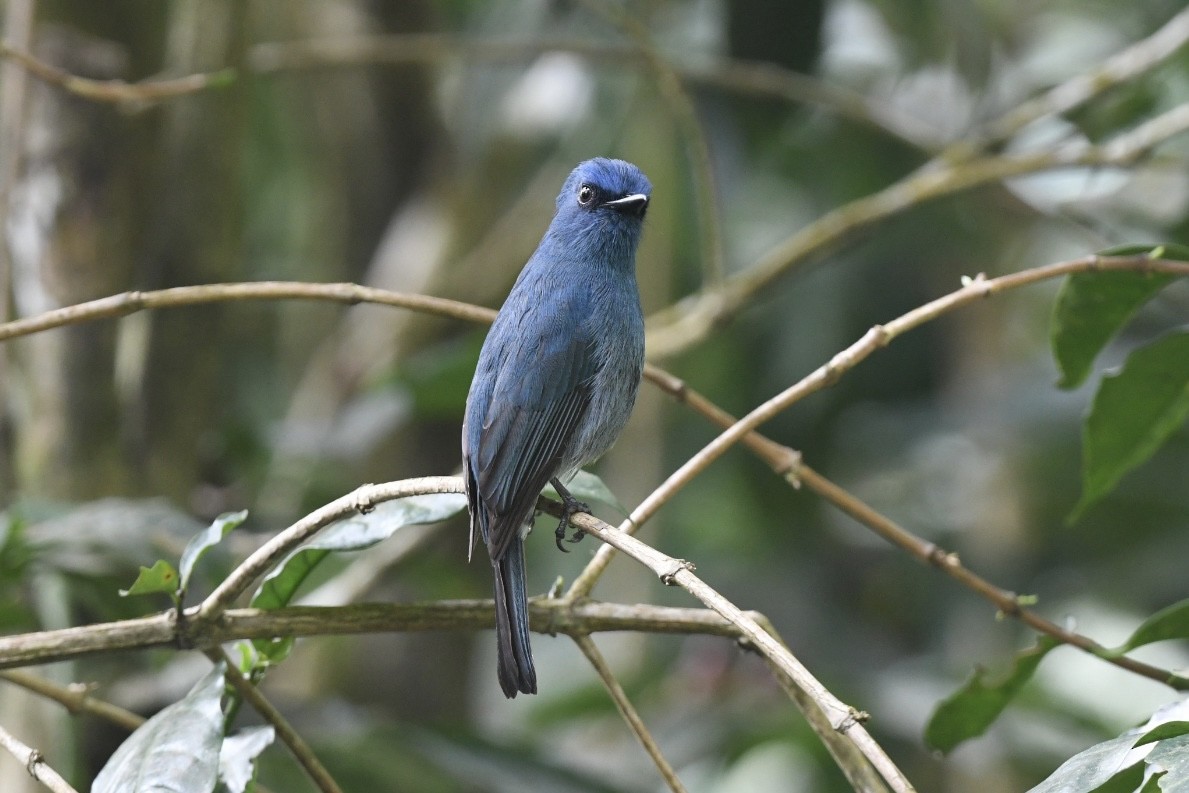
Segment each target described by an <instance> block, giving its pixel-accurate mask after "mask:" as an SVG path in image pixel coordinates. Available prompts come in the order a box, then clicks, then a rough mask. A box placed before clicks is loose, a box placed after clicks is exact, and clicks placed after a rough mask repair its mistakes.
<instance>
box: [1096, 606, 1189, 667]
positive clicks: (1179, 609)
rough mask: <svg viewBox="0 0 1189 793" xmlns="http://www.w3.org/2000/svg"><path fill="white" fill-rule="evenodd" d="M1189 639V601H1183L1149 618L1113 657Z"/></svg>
mask: <svg viewBox="0 0 1189 793" xmlns="http://www.w3.org/2000/svg"><path fill="white" fill-rule="evenodd" d="M1186 638H1189V600H1182V601H1179V602H1177V603H1173V604H1172V605H1171V606H1166V607H1165V608H1162V609H1160V611H1157V612H1156V613H1155V614H1153V615H1152V616H1150V617H1148V618H1147V619H1146V620H1144V621H1143V623H1141V624H1140V626H1139V627H1138V628H1136V629H1135V631H1134V632H1133V633H1132V634H1131V637H1130V638H1129V639H1127V641H1126V642H1125V643H1123V644H1122V645H1121V646H1119V647H1117V648H1115V649H1114V650H1111V654H1112V655H1123V654H1124V653H1127V652H1130V651H1132V650H1134V649H1135V648H1136V647H1143V646H1144V645H1145V644H1153V643H1154V642H1163V641H1168V640H1169V639H1186Z"/></svg>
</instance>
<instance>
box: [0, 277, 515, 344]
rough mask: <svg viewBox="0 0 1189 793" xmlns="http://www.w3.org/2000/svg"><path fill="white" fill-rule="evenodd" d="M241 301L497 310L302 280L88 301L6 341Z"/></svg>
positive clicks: (6, 335)
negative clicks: (165, 311) (130, 316)
mask: <svg viewBox="0 0 1189 793" xmlns="http://www.w3.org/2000/svg"><path fill="white" fill-rule="evenodd" d="M236 300H327V301H330V302H333V303H346V304H349V305H355V304H356V303H376V304H379V305H385V306H394V307H397V308H407V309H410V310H413V311H420V312H423V313H426V314H435V315H438V316H443V317H454V318H455V319H463V320H467V321H468V322H491V321H492V320H493V319H494V318H495V312H494V311H493V310H491V309H487V308H481V307H479V306H473V305H471V304H469V303H460V302H459V301H457V300H447V299H445V298H441V297H430V296H427V295H414V294H408V293H404V292H393V291H390V290H387V289H376V288H374V287H370V286H360V285H359V284H345V283H337V284H311V283H305V282H302V281H255V282H250V283H232V284H203V285H199V286H178V287H174V288H172V289H158V290H156V291H152V292H123V293H121V294H118V295H111V296H110V297H102V298H99V299H98V300H91V301H88V302H86V303H79V304H77V305H73V306H66V307H65V308H59V309H55V310H53V311H47V312H45V313H44V314H38V315H37V316H34V317H28V318H26V319H18V320H14V321H12V322H6V323H4V324H2V325H0V341H7V340H8V339H13V338H17V337H18V336H28V335H29V334H32V333H39V332H41V331H44V330H50V329H51V328H60V327H64V326H66V325H76V324H79V323H82V322H91V321H94V320H97V319H112V318H114V317H123V316H127V315H128V314H134V313H136V312H137V311H143V310H145V309H158V308H178V307H180V306H196V305H201V304H203V303H214V302H223V301H236Z"/></svg>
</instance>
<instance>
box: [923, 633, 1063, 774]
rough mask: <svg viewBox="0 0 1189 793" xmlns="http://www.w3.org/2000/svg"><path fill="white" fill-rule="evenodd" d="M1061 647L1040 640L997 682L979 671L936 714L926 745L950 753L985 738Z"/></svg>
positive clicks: (1018, 656) (1043, 637) (1016, 658)
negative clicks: (1043, 661)
mask: <svg viewBox="0 0 1189 793" xmlns="http://www.w3.org/2000/svg"><path fill="white" fill-rule="evenodd" d="M1057 645H1058V642H1057V640H1056V639H1052V638H1049V637H1047V636H1042V637H1040V639H1039V640H1038V641H1037V643H1036V645H1035V646H1034V647H1029V648H1028V649H1026V650H1022V651H1020V652H1019V653H1017V654H1016V657H1015V661H1014V663H1013V664H1012V667H1011V669H1010V670H1009V671H1008V673H1007V674H1006V675H1002V676H1001V677H1000V678H999V679H996V680H988V675H987V673H986V671H985V670H982V669H977V670H975V672H974V675H973V676H971V678H970V680H969V681H967V682H966V684H965V685H964V686H962V688H960V689H958V690H957V691H955V692H954V693H953V694H951V695H950V696H949V697H948V698H946V699H945V700H944V701H942V702H941V703H940V704H939V705H938V706H937V709H936V710H935V711H933V715H932V717H930V719H929V724H928V725H927V726H926V727H925V741H926V743H928V744H929V745H930V746H932V747H933V748H934V749H937V750H938V751H942V752H948V751H950V750H951V749H953V748H954V747H955V746H957V745H958V744H960V743H962V742H963V741H965V740H968V739H970V738H974V737H977V736H979V735H982V734H983V733H984V732H986V730H987V728H988V727H989V726H991V723H992V722H994V721H995V719H997V718H998V717H999V714H1000V713H1002V712H1003V709H1004V708H1006V707H1007V704H1008V703H1009V702H1010V701H1011V700H1012V698H1013V697H1015V695H1016V694H1017V693H1019V691H1020V689H1021V688H1022V687H1023V686H1024V684H1025V683H1027V682H1028V680H1029V678H1031V677H1032V674H1033V673H1034V672H1035V671H1036V667H1037V666H1039V665H1040V662H1041V660H1042V659H1043V658H1044V657H1045V655H1047V654H1048V652H1049V651H1050V650H1052V649H1053V648H1054V647H1056V646H1057Z"/></svg>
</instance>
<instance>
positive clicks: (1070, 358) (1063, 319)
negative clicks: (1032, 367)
mask: <svg viewBox="0 0 1189 793" xmlns="http://www.w3.org/2000/svg"><path fill="white" fill-rule="evenodd" d="M1174 278H1175V277H1174V276H1171V275H1164V274H1160V273H1139V272H1122V271H1108V272H1098V273H1077V274H1075V275H1071V276H1070V277H1069V278H1067V279H1065V283H1064V284H1063V285H1062V286H1061V291H1060V292H1058V294H1057V302H1056V304H1055V305H1054V306H1053V317H1052V321H1051V322H1050V325H1049V336H1050V341H1051V343H1052V347H1053V357H1054V358H1056V360H1057V366H1058V368H1060V370H1061V379H1060V381H1059V382H1058V383H1057V385H1058V386H1059V387H1061V388H1076V387H1077V386H1079V385H1081V384H1082V383H1083V382H1084V381H1085V379H1086V377H1087V376H1088V375H1089V374H1090V369H1091V366H1092V365H1093V364H1094V359H1095V358H1096V357H1097V356H1098V353H1100V352H1102V348H1103V347H1105V346H1106V345H1107V342H1109V341H1110V340H1111V338H1113V337H1114V335H1115V334H1116V333H1118V332H1119V330H1120V329H1121V328H1122V327H1123V326H1124V325H1125V324H1127V320H1129V319H1131V317H1132V315H1133V314H1135V312H1136V311H1138V310H1139V308H1140V307H1141V306H1143V304H1144V303H1146V302H1148V300H1150V299H1151V298H1152V296H1153V295H1155V294H1156V293H1157V292H1159V291H1160V290H1161V289H1163V288H1164V287H1165V286H1167V285H1168V284H1170V283H1171V282H1172V281H1173V280H1174Z"/></svg>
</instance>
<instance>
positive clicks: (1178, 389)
mask: <svg viewBox="0 0 1189 793" xmlns="http://www.w3.org/2000/svg"><path fill="white" fill-rule="evenodd" d="M1186 416H1189V331H1177V332H1175V333H1171V334H1169V335H1167V336H1164V337H1163V338H1161V339H1158V340H1156V341H1154V342H1152V343H1151V344H1149V345H1147V346H1146V347H1141V348H1140V349H1138V350H1136V351H1134V352H1133V353H1131V355H1129V356H1128V357H1127V361H1126V363H1124V364H1123V368H1122V369H1121V370H1119V371H1118V372H1116V373H1114V374H1110V375H1107V376H1106V377H1104V378H1103V379H1102V385H1101V386H1099V388H1098V393H1097V394H1096V395H1095V397H1094V404H1093V405H1092V406H1091V408H1090V415H1089V416H1087V417H1086V423H1085V425H1084V426H1083V427H1082V455H1083V460H1082V497H1081V500H1080V501H1078V504H1077V506H1076V507H1074V510H1073V513H1072V514H1071V515H1070V517H1069V520H1070V522H1073V521H1075V520H1077V519H1078V518H1080V517H1081V516H1082V515H1083V514H1084V513H1085V511H1086V509H1088V508H1089V507H1090V506H1091V505H1093V504H1094V503H1095V502H1097V501H1098V500H1099V499H1101V498H1102V497H1103V496H1105V495H1106V494H1107V493H1109V492H1110V491H1111V490H1112V489H1114V487H1115V485H1116V484H1118V482H1119V480H1120V479H1121V478H1122V477H1123V475H1124V474H1126V473H1127V472H1129V471H1130V470H1131V469H1133V468H1135V467H1136V466H1138V465H1140V464H1141V463H1143V462H1145V461H1146V460H1147V459H1148V458H1149V457H1151V456H1152V455H1153V454H1154V453H1155V452H1156V450H1157V449H1158V448H1160V446H1161V444H1163V443H1164V441H1165V440H1167V438H1168V436H1169V435H1171V434H1172V433H1173V431H1174V430H1176V429H1177V427H1179V426H1180V425H1181V424H1182V423H1183V422H1184V421H1185V417H1186Z"/></svg>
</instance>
